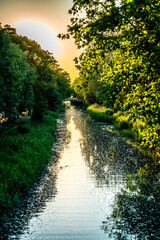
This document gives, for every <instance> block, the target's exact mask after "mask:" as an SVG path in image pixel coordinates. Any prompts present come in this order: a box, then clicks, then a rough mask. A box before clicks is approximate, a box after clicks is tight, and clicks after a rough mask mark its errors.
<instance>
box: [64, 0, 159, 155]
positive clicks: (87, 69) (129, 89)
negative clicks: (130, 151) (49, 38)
mask: <svg viewBox="0 0 160 240" xmlns="http://www.w3.org/2000/svg"><path fill="white" fill-rule="evenodd" d="M81 11H83V13H84V14H83V17H80V16H81V15H79V13H80V12H81ZM69 14H71V15H73V16H72V18H71V24H70V25H69V26H68V31H67V34H60V35H59V37H60V38H62V39H63V38H66V39H67V38H70V36H72V37H74V38H75V43H76V44H77V46H78V48H83V49H84V50H83V52H82V54H81V55H80V57H79V58H76V59H75V63H76V65H77V68H78V69H79V77H78V78H77V79H76V80H75V81H74V83H73V89H74V91H75V93H76V95H77V97H78V98H80V99H82V100H83V101H84V102H86V103H88V104H94V103H98V104H100V105H102V108H103V107H106V108H107V109H108V108H109V109H111V111H113V112H114V114H113V118H114V121H115V123H116V125H117V127H118V128H124V129H128V127H131V129H132V134H133V136H134V137H135V138H136V140H138V141H140V142H141V144H142V146H144V147H146V148H150V149H156V150H157V151H158V152H159V151H160V58H159V55H160V38H159V36H160V35H159V27H158V26H159V24H160V22H159V21H160V20H159V1H158V0H154V1H150V0H145V1H133V0H129V1H128V0H122V1H121V3H120V4H119V5H118V4H117V2H116V1H114V0H111V1H99V0H95V1H88V0H81V1H76V0H75V1H73V6H72V8H71V9H70V10H69ZM84 15H85V16H84ZM97 111H98V110H96V111H95V109H94V111H92V115H97V114H98V112H97ZM102 112H103V110H102V109H101V110H100V112H99V115H102ZM103 114H104V113H103ZM99 115H97V116H99ZM104 119H106V120H108V119H110V115H108V119H107V115H106V114H105V116H104ZM109 121H110V120H109ZM125 131H126V130H125Z"/></svg>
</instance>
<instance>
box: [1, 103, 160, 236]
mask: <svg viewBox="0 0 160 240" xmlns="http://www.w3.org/2000/svg"><path fill="white" fill-rule="evenodd" d="M147 162H148V160H147V159H146V158H145V157H144V156H143V154H142V153H140V152H139V151H138V150H137V149H136V148H134V147H133V146H132V145H131V144H129V143H127V142H126V141H124V139H122V138H121V137H120V136H119V135H118V134H117V132H116V131H114V128H113V126H111V125H105V124H102V123H96V122H95V121H94V120H92V119H90V117H89V116H88V115H87V114H85V113H84V112H83V111H82V110H79V109H76V108H74V107H71V108H68V109H66V112H65V113H64V114H62V115H61V116H60V118H59V119H58V134H57V142H56V144H55V145H54V146H53V149H52V159H51V162H50V164H49V166H48V170H49V171H48V172H47V173H46V174H44V176H43V177H42V179H41V182H40V183H39V184H37V185H35V187H34V191H33V192H32V193H31V194H30V195H31V196H30V198H29V199H26V200H25V201H24V203H23V206H21V208H20V209H19V210H18V211H17V216H14V218H13V219H12V218H11V219H10V221H8V223H6V226H5V229H6V232H5V233H4V234H2V239H20V240H65V239H66V240H72V239H73V240H104V239H111V240H113V239H120V240H124V239H126V240H127V239H129V240H135V239H152V240H154V239H160V238H159V236H160V235H159V227H158V224H159V220H158V219H159V214H158V211H159V209H160V208H159V201H158V200H157V199H158V196H159V189H158V184H157V182H158V181H157V182H156V179H158V178H156V177H157V175H158V173H157V172H156V171H154V173H153V171H150V170H149V166H148V165H147ZM146 176H147V179H148V180H146V178H145V177H146ZM148 176H149V177H150V178H148ZM151 176H152V179H151ZM150 180H151V181H150ZM151 182H152V186H151ZM147 185H149V186H150V187H147ZM155 186H157V189H155ZM155 222H156V223H155ZM148 228H149V230H148Z"/></svg>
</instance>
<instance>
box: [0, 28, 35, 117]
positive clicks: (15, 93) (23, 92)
mask: <svg viewBox="0 0 160 240" xmlns="http://www.w3.org/2000/svg"><path fill="white" fill-rule="evenodd" d="M0 38H1V46H2V48H1V50H0V65H1V72H0V79H1V80H0V84H1V103H0V105H1V106H0V110H1V111H4V113H5V116H6V117H7V118H8V119H9V120H15V119H16V118H17V116H18V114H19V112H22V111H25V110H26V109H29V108H30V107H31V106H32V105H33V83H34V81H35V79H36V76H35V71H34V69H33V68H31V67H30V66H29V64H28V63H27V59H26V56H25V54H24V53H23V52H22V50H20V48H19V47H18V46H17V45H16V44H14V43H11V41H10V40H9V38H7V37H6V36H5V35H4V34H3V32H2V31H0Z"/></svg>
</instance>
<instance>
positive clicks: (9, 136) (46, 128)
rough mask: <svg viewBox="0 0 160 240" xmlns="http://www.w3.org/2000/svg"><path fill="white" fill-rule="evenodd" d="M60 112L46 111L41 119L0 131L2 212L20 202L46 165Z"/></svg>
mask: <svg viewBox="0 0 160 240" xmlns="http://www.w3.org/2000/svg"><path fill="white" fill-rule="evenodd" d="M57 116H58V114H57V113H54V112H51V111H47V112H46V113H45V114H44V117H43V120H42V121H29V122H26V123H25V124H23V125H20V126H17V127H14V128H12V129H10V130H9V131H5V132H4V133H2V134H0V159H1V161H0V176H1V182H0V216H2V215H3V214H4V212H5V211H6V210H8V209H10V208H13V206H15V205H16V204H18V203H19V202H20V200H21V199H22V197H23V196H24V195H25V194H27V191H28V190H29V188H30V187H31V185H32V184H33V183H34V181H35V180H37V178H38V177H39V176H40V175H41V173H42V171H43V170H44V169H45V167H46V166H47V163H48V161H49V159H50V157H51V147H52V145H53V142H54V140H55V132H56V118H55V117H57ZM12 210H13V209H12Z"/></svg>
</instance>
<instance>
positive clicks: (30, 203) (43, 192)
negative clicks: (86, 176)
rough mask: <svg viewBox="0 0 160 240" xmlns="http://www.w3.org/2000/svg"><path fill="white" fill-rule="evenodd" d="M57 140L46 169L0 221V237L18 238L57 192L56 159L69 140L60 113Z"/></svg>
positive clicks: (64, 120)
mask: <svg viewBox="0 0 160 240" xmlns="http://www.w3.org/2000/svg"><path fill="white" fill-rule="evenodd" d="M57 130H58V131H57V140H56V144H54V146H53V149H52V159H51V161H50V163H49V165H48V169H46V170H45V171H44V174H43V175H42V177H41V179H39V180H38V181H37V182H35V183H34V185H33V186H32V188H31V190H30V191H29V193H28V194H27V196H26V197H25V198H24V199H23V202H22V203H21V204H20V205H19V206H17V208H16V209H15V210H14V214H13V213H12V212H9V213H7V214H6V215H5V216H4V218H3V219H1V223H0V239H7V240H8V239H19V238H20V236H21V235H22V234H23V232H24V230H26V229H27V227H28V223H29V221H30V219H32V218H33V217H36V216H38V214H39V213H40V212H43V210H44V209H45V207H46V203H47V202H49V201H50V200H51V199H53V198H54V197H55V196H56V194H57V188H56V179H57V173H58V169H57V168H56V164H57V161H58V159H59V157H60V154H61V151H62V150H63V148H64V147H65V146H66V145H67V144H68V142H69V141H70V135H69V132H68V131H67V129H66V118H65V117H64V114H61V116H60V118H59V119H58V127H57Z"/></svg>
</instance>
